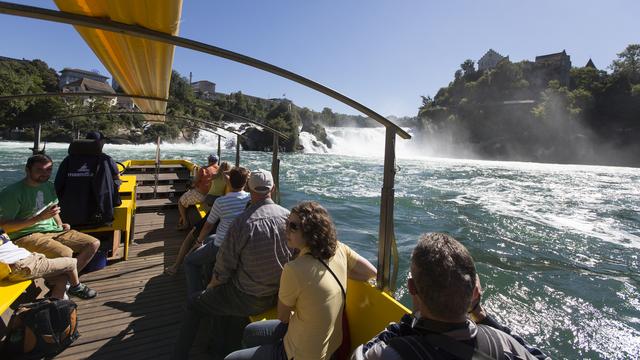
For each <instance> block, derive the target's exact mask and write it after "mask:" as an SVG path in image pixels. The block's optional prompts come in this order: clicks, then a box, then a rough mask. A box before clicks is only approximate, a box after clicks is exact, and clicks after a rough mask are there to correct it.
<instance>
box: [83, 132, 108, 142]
mask: <svg viewBox="0 0 640 360" xmlns="http://www.w3.org/2000/svg"><path fill="white" fill-rule="evenodd" d="M85 139H89V140H106V139H107V138H106V137H105V136H104V134H103V133H101V132H100V131H89V132H88V133H87V136H85Z"/></svg>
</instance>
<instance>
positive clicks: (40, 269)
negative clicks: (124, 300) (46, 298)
mask: <svg viewBox="0 0 640 360" xmlns="http://www.w3.org/2000/svg"><path fill="white" fill-rule="evenodd" d="M0 263H4V264H6V265H8V266H9V269H10V270H11V271H10V272H9V275H7V277H6V280H8V281H11V282H18V281H25V280H33V279H37V278H44V279H45V280H46V281H45V284H46V285H47V286H51V288H50V289H49V290H51V292H50V297H52V298H55V299H63V298H64V297H65V292H66V286H67V282H68V283H69V284H70V287H69V294H71V295H73V296H77V297H79V298H81V299H91V298H94V297H96V295H97V294H98V293H97V292H96V291H95V290H93V289H91V288H89V287H88V286H87V285H85V284H83V283H81V282H80V279H79V278H78V269H77V266H76V264H77V261H76V259H74V258H70V257H59V258H55V259H47V257H46V256H44V255H42V254H40V253H32V252H30V251H28V250H26V249H23V248H21V247H19V246H16V245H15V244H14V243H13V242H11V239H10V238H9V235H7V234H6V233H5V231H4V229H2V228H0Z"/></svg>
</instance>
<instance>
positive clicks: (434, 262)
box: [353, 233, 546, 360]
mask: <svg viewBox="0 0 640 360" xmlns="http://www.w3.org/2000/svg"><path fill="white" fill-rule="evenodd" d="M411 275H412V277H410V278H409V279H408V284H407V285H408V288H409V293H410V294H411V298H412V300H413V304H414V308H415V310H416V311H415V313H414V314H413V315H405V316H404V317H403V318H402V319H401V320H400V322H399V323H392V324H390V325H389V326H388V327H387V328H386V329H385V330H383V331H382V332H381V333H379V334H378V335H377V336H376V337H374V338H373V339H372V340H371V341H369V342H368V343H367V344H364V345H363V346H360V347H358V348H357V349H356V351H355V353H354V356H353V358H356V359H367V360H371V359H394V360H395V359H471V358H474V359H545V358H546V355H544V354H543V353H542V352H541V351H540V350H538V349H535V348H533V347H530V346H528V344H526V342H524V340H522V339H521V338H519V339H515V338H514V337H512V336H510V335H509V334H507V333H505V332H504V331H502V330H506V331H509V329H508V328H506V327H502V326H501V325H499V324H498V323H497V322H495V320H494V319H493V318H491V317H489V316H487V315H486V313H485V312H484V310H483V309H482V306H481V305H480V293H481V289H480V282H479V280H478V277H477V274H476V269H475V265H474V262H473V258H472V257H471V254H469V252H468V251H467V249H466V248H465V247H464V246H463V245H462V244H461V243H459V242H458V241H457V240H455V239H454V238H453V237H451V236H449V235H447V234H442V233H430V234H425V235H423V236H422V237H421V238H420V240H419V241H418V245H417V246H416V247H415V249H414V250H413V254H412V256H411ZM469 317H471V318H473V319H474V320H476V321H477V323H476V322H474V321H473V320H471V319H469Z"/></svg>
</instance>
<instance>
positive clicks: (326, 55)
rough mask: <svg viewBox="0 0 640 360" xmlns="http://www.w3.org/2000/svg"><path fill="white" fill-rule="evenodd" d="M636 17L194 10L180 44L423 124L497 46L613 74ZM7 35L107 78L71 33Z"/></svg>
mask: <svg viewBox="0 0 640 360" xmlns="http://www.w3.org/2000/svg"><path fill="white" fill-rule="evenodd" d="M14 2H18V3H22V4H29V5H34V6H40V7H47V8H54V5H53V2H50V1H16V0H14ZM638 14H640V1H637V0H610V1H588V0H583V1H574V0H555V1H550V0H539V1H536V2H533V1H507V0H503V1H498V0H486V1H471V0H469V1H462V0H449V1H438V2H436V1H426V0H423V1H418V0H410V1H409V0H406V1H405V0H396V1H390V0H387V1H383V0H368V1H365V0H341V1H338V0H335V1H334V0H324V1H300V0H298V1H293V0H291V1H285V0H272V1H195V0H185V1H184V4H183V12H182V23H181V28H180V35H181V36H183V37H187V38H191V39H194V40H198V41H202V42H206V43H209V44H211V45H215V46H219V47H222V48H226V49H229V50H232V51H236V52H240V53H243V54H245V55H249V56H252V57H255V58H258V59H260V60H264V61H267V62H271V63H273V64H275V65H278V66H280V67H284V68H286V69H288V70H291V71H294V72H297V73H299V74H301V75H303V76H306V77H309V78H311V79H313V80H315V81H317V82H320V83H322V84H324V85H326V86H328V87H330V88H333V89H335V90H337V91H340V92H342V93H344V94H345V95H347V96H349V97H352V98H354V99H355V100H358V101H360V102H362V103H363V104H365V105H367V106H369V107H371V108H372V109H374V110H376V111H378V112H379V113H381V114H383V115H396V116H414V115H415V114H416V113H417V110H418V107H419V106H420V104H421V100H420V95H431V96H433V95H434V94H435V93H436V92H437V91H438V89H439V88H440V87H442V86H446V85H447V84H448V83H449V81H451V79H452V78H453V73H454V72H455V70H456V69H458V68H459V66H460V64H461V63H462V62H463V61H464V60H465V59H473V60H476V61H477V60H478V59H479V58H480V57H481V56H482V55H483V54H484V52H486V51H487V50H488V49H489V48H493V49H494V50H496V51H498V52H499V53H501V54H503V55H509V56H510V58H511V60H512V61H520V60H524V59H530V60H533V59H534V58H535V56H536V55H541V54H548V53H553V52H559V51H562V50H563V49H565V50H566V51H567V53H568V54H569V55H570V56H571V61H572V63H573V65H574V66H583V65H584V64H585V63H586V62H587V60H588V59H589V58H592V59H593V61H594V63H595V64H596V66H597V67H598V68H606V67H607V66H608V65H610V64H611V62H612V60H613V59H615V57H616V53H619V52H621V51H622V50H624V48H625V47H626V46H627V45H628V44H631V43H640V25H638ZM0 33H1V34H4V36H3V39H2V40H1V41H0V55H3V56H9V57H15V58H26V59H33V58H39V59H42V60H44V61H46V62H47V63H48V64H49V65H50V66H51V67H53V68H55V69H57V70H61V69H62V68H64V67H77V68H83V69H88V70H91V69H97V70H98V71H100V73H102V74H107V72H106V70H105V69H104V67H103V66H102V65H101V64H100V62H99V61H98V60H97V59H96V58H95V57H94V56H93V53H92V52H91V51H90V50H89V48H88V47H87V46H86V45H85V44H84V42H82V40H81V39H80V36H79V35H77V33H75V31H74V30H73V29H72V28H71V27H70V26H67V25H62V24H54V23H48V22H43V21H38V20H31V19H23V18H18V17H13V16H7V15H0ZM174 68H175V69H176V70H177V71H179V72H180V73H181V74H183V75H184V76H188V74H189V72H190V71H191V72H192V73H193V79H194V81H195V80H205V79H206V80H210V81H213V82H215V83H216V84H217V90H218V91H221V92H226V93H228V92H235V91H242V92H243V93H247V94H251V95H255V96H260V97H269V98H271V97H282V96H283V95H285V96H286V97H287V98H289V99H291V100H293V101H294V102H295V103H296V104H297V105H300V106H307V107H309V108H312V109H315V110H318V111H319V110H322V108H323V107H325V106H327V107H330V108H332V109H333V110H334V111H337V112H342V113H349V114H357V112H356V111H354V110H351V109H350V108H348V107H346V106H344V105H342V104H340V103H338V102H336V101H334V100H332V99H330V98H328V97H326V96H324V95H322V94H319V93H316V92H314V91H312V90H307V89H305V88H304V87H302V86H301V85H298V84H295V83H292V82H290V81H288V80H285V79H280V78H278V77H276V76H275V75H271V74H267V73H264V72H262V71H260V70H255V69H251V68H249V67H247V66H245V65H241V64H235V63H232V62H230V61H228V60H224V59H218V58H213V57H211V56H208V55H204V54H199V53H195V52H192V51H190V50H183V49H177V50H176V54H175V58H174Z"/></svg>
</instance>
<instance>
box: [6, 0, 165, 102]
mask: <svg viewBox="0 0 640 360" xmlns="http://www.w3.org/2000/svg"><path fill="white" fill-rule="evenodd" d="M1 5H2V2H0V6H1ZM0 13H2V9H1V8H0ZM34 97H41V98H45V97H110V98H114V97H126V98H132V99H144V100H155V101H163V102H172V101H170V100H167V99H163V98H159V97H155V96H143V95H127V94H118V93H115V94H107V93H96V92H82V93H80V92H66V93H65V92H48V93H37V94H15V95H3V96H0V101H3V100H20V99H27V98H34ZM176 102H177V101H176Z"/></svg>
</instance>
